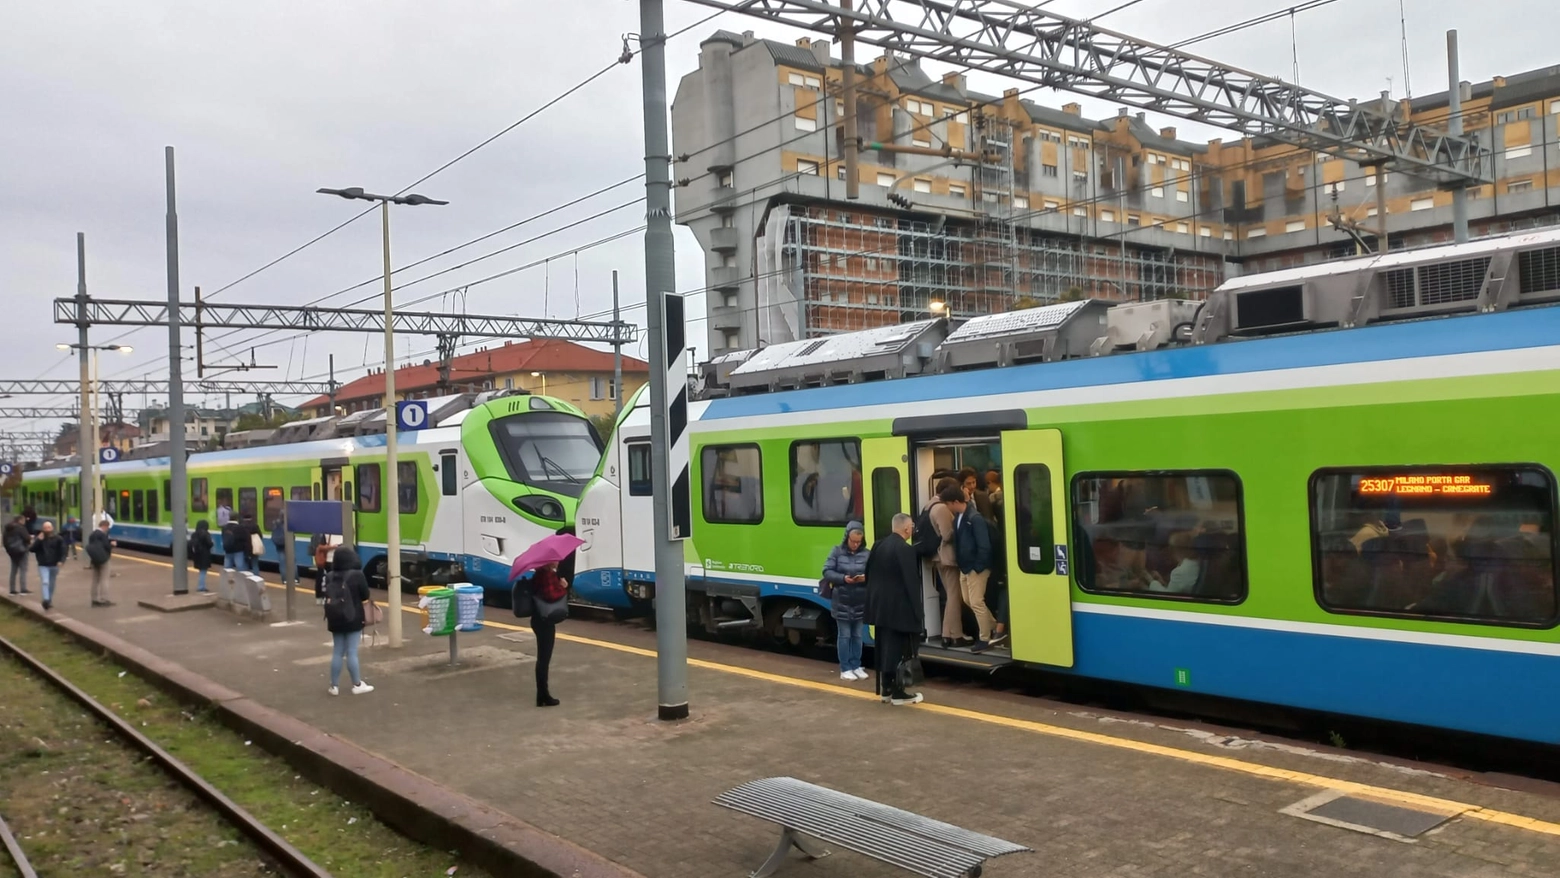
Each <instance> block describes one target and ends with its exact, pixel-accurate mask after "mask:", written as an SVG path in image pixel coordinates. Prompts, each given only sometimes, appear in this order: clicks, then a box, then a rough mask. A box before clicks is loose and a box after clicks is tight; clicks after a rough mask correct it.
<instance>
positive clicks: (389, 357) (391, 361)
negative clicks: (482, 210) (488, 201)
mask: <svg viewBox="0 0 1560 878" xmlns="http://www.w3.org/2000/svg"><path fill="white" fill-rule="evenodd" d="M315 191H317V192H319V193H320V194H321V195H334V196H336V197H338V198H345V199H347V200H348V201H377V202H379V219H380V227H381V229H382V230H383V237H384V253H385V492H384V494H383V495H382V496H384V497H388V498H389V501H388V502H389V504H390V509H389V510H388V511H387V514H386V516H385V519H386V522H387V526H386V528H385V589H386V591H388V592H389V597H390V647H391V648H392V649H396V648H399V647H400V646H401V479H400V475H401V474H400V472H399V469H398V467H397V464H398V463H399V460H400V457H399V455H398V454H397V453H396V435H395V434H396V422H395V330H394V328H393V327H392V325H391V324H392V322H393V320H394V309H393V307H392V303H391V299H390V205H392V204H406V205H411V206H414V207H415V206H417V205H421V204H449V202H448V201H436V200H434V199H432V198H429V197H428V196H426V195H417V194H415V193H413V194H411V195H375V194H374V193H372V192H364V191H363V188H362V187H361V186H354V187H352V188H350V189H318V190H315Z"/></svg>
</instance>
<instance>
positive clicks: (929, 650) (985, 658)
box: [917, 643, 1013, 671]
mask: <svg viewBox="0 0 1560 878" xmlns="http://www.w3.org/2000/svg"><path fill="white" fill-rule="evenodd" d="M917 654H918V655H920V657H921V660H922V661H927V662H938V663H939V664H948V665H959V666H962V667H966V668H984V669H985V670H988V671H995V670H996V669H997V668H1001V667H1005V666H1007V665H1011V664H1013V654H1012V653H1011V652H1009V651H1008V650H1005V649H1000V650H999V649H991V650H987V651H986V652H970V651H969V649H968V648H965V649H947V648H944V647H941V646H932V645H931V644H929V643H923V644H921V647H920V649H919V650H918V651H917Z"/></svg>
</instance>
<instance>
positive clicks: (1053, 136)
mask: <svg viewBox="0 0 1560 878" xmlns="http://www.w3.org/2000/svg"><path fill="white" fill-rule="evenodd" d="M1040 139H1041V140H1043V141H1047V142H1050V143H1061V142H1062V135H1060V134H1057V133H1056V132H1055V131H1047V130H1046V129H1044V128H1041V129H1040Z"/></svg>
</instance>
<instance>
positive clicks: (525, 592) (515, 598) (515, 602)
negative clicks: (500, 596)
mask: <svg viewBox="0 0 1560 878" xmlns="http://www.w3.org/2000/svg"><path fill="white" fill-rule="evenodd" d="M509 594H510V607H512V608H513V609H514V611H515V618H517V619H528V618H530V617H531V612H532V610H533V609H534V607H533V606H532V601H531V583H529V582H527V581H526V580H524V579H520V580H516V581H515V584H514V586H513V587H512V588H511V589H510V592H509Z"/></svg>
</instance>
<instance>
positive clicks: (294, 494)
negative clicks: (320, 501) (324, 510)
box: [287, 485, 313, 500]
mask: <svg viewBox="0 0 1560 878" xmlns="http://www.w3.org/2000/svg"><path fill="white" fill-rule="evenodd" d="M287 499H289V500H310V499H313V497H312V495H311V494H310V492H309V486H308V485H293V486H292V487H291V488H289V489H288V491H287Z"/></svg>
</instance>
